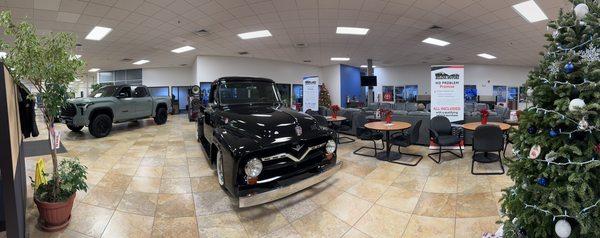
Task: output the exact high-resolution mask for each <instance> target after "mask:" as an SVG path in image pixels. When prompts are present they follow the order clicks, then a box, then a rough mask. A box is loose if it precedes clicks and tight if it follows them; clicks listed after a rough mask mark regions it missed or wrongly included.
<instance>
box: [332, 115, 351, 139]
mask: <svg viewBox="0 0 600 238" xmlns="http://www.w3.org/2000/svg"><path fill="white" fill-rule="evenodd" d="M340 116H343V117H346V120H345V121H341V122H339V124H336V123H335V122H332V123H331V128H332V129H334V130H335V131H336V132H337V133H338V135H337V140H338V144H346V143H351V142H354V141H356V140H354V139H352V138H350V137H347V136H340V131H341V132H348V131H352V116H353V115H352V113H351V112H349V111H347V112H345V113H342V115H340ZM342 139H344V140H345V141H341V140H342Z"/></svg>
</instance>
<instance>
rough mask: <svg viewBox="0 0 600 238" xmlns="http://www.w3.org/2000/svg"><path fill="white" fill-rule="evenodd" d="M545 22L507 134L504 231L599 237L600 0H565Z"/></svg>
mask: <svg viewBox="0 0 600 238" xmlns="http://www.w3.org/2000/svg"><path fill="white" fill-rule="evenodd" d="M571 2H572V3H573V6H574V7H573V9H572V10H571V9H569V10H568V11H563V10H561V12H560V13H559V16H558V19H556V20H552V21H550V22H549V23H548V27H549V30H551V31H552V33H549V34H547V35H546V37H547V39H548V42H549V43H548V44H547V45H546V46H545V48H546V52H544V54H543V59H542V60H541V61H540V63H539V67H537V68H536V69H535V70H533V71H532V72H531V73H530V75H529V79H528V80H527V83H526V86H527V87H528V89H527V93H528V96H529V98H530V99H531V100H532V102H533V105H531V106H530V107H528V108H527V109H525V110H524V111H523V113H522V114H521V116H520V118H519V120H520V122H519V128H518V130H516V131H515V132H514V133H513V134H512V135H511V138H512V139H513V142H514V149H513V150H514V153H515V159H514V161H511V162H509V170H508V174H509V175H510V177H511V178H512V179H513V181H514V182H515V185H514V186H512V187H509V188H507V189H505V190H504V196H503V200H502V202H503V204H502V213H503V215H505V216H506V217H505V221H504V226H503V230H504V237H600V200H599V199H600V161H599V155H598V154H599V153H600V152H599V151H598V150H599V149H600V146H599V145H598V143H599V141H600V115H599V114H598V113H599V112H600V104H599V102H600V87H599V86H600V83H599V82H598V81H599V80H600V62H599V61H598V60H599V51H600V49H599V47H600V38H599V36H600V35H599V34H600V26H599V24H598V17H599V16H600V6H599V5H600V0H588V1H584V0H571Z"/></svg>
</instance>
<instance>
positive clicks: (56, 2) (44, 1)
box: [33, 0, 60, 11]
mask: <svg viewBox="0 0 600 238" xmlns="http://www.w3.org/2000/svg"><path fill="white" fill-rule="evenodd" d="M59 7H60V0H34V1H33V8H34V9H39V10H51V11H58V8H59Z"/></svg>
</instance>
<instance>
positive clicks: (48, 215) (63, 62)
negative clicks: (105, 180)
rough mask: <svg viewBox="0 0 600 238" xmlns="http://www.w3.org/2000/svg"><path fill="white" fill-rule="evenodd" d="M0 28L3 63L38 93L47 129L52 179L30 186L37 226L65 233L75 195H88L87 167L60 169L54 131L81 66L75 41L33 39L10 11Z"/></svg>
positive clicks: (65, 36) (0, 16) (60, 36)
mask: <svg viewBox="0 0 600 238" xmlns="http://www.w3.org/2000/svg"><path fill="white" fill-rule="evenodd" d="M0 27H1V28H2V29H3V31H4V35H6V36H8V37H10V38H11V43H10V44H9V43H7V42H4V41H0V48H1V49H2V50H3V51H5V52H7V54H6V57H5V58H4V63H5V65H6V66H7V68H8V70H9V72H10V75H11V76H12V78H13V79H14V80H15V81H16V82H23V83H27V84H28V85H31V86H32V87H33V89H34V90H33V91H37V92H36V93H37V96H39V98H41V107H40V110H41V112H42V114H43V117H44V124H45V126H46V129H48V142H49V144H50V148H51V151H50V154H51V156H52V175H51V177H50V179H49V180H48V182H47V183H39V184H38V186H34V187H35V191H34V200H35V203H36V205H37V207H38V210H39V212H40V219H38V221H39V225H40V228H42V229H43V230H48V231H55V230H60V229H64V228H65V227H66V226H67V225H68V222H69V220H70V214H71V208H72V206H73V201H74V199H75V193H76V192H77V191H78V190H84V191H85V190H87V184H86V183H85V180H86V169H87V168H86V167H85V166H83V165H81V164H80V163H79V161H78V160H76V159H74V160H63V161H61V162H60V165H59V162H58V158H57V156H56V150H57V149H58V145H60V143H59V141H60V133H57V132H56V131H55V129H54V119H55V118H56V117H57V116H58V115H59V111H60V108H61V107H62V106H63V105H65V103H66V100H67V98H68V93H67V90H68V86H69V83H71V82H73V81H74V80H75V78H76V76H77V74H78V73H79V72H80V70H81V69H82V68H83V65H84V63H83V61H82V60H80V59H78V57H75V54H74V50H75V44H76V42H75V37H74V36H73V35H72V34H70V33H65V32H58V33H51V34H49V35H43V36H40V35H37V34H36V29H35V27H34V26H33V25H32V24H31V23H29V22H21V23H14V22H13V20H12V17H11V14H10V12H9V11H3V12H1V13H0ZM41 173H42V174H43V177H45V176H46V175H45V173H43V171H41Z"/></svg>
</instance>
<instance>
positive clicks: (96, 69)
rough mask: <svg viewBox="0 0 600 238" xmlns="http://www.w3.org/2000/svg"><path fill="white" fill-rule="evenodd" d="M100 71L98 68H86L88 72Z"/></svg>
mask: <svg viewBox="0 0 600 238" xmlns="http://www.w3.org/2000/svg"><path fill="white" fill-rule="evenodd" d="M98 71H100V69H99V68H91V69H90V70H88V72H98Z"/></svg>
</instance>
